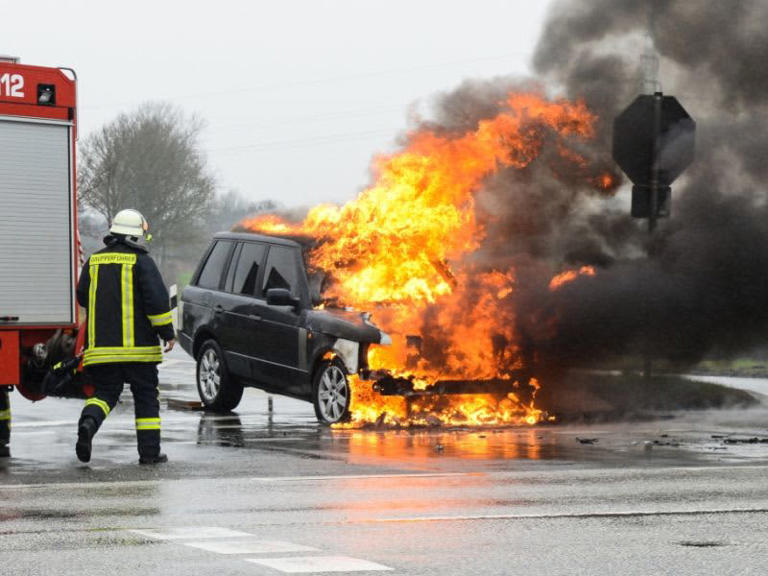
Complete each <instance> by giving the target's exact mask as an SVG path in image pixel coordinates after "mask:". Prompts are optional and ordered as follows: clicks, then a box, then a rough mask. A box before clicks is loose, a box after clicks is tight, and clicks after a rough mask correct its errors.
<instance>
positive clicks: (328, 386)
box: [312, 358, 352, 425]
mask: <svg viewBox="0 0 768 576" xmlns="http://www.w3.org/2000/svg"><path fill="white" fill-rule="evenodd" d="M351 401H352V390H351V388H350V387H349V378H348V377H347V369H346V368H345V367H344V364H343V363H342V362H341V360H339V359H338V358H334V359H333V360H327V361H323V362H321V363H320V365H319V366H318V367H317V370H316V371H315V376H314V378H313V380H312V404H313V405H314V406H315V416H317V421H318V422H320V423H321V424H327V425H330V424H336V423H338V422H346V421H348V420H349V418H350V412H349V406H350V403H351Z"/></svg>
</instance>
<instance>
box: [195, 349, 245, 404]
mask: <svg viewBox="0 0 768 576" xmlns="http://www.w3.org/2000/svg"><path fill="white" fill-rule="evenodd" d="M197 392H198V394H200V400H202V402H203V406H204V407H205V409H206V410H211V411H212V412H229V411H230V410H233V409H234V408H235V407H236V406H237V405H238V404H239V403H240V399H241V398H242V397H243V385H242V384H240V383H239V382H237V381H236V380H234V379H233V378H231V377H230V375H229V370H227V364H226V362H225V361H224V354H223V353H222V351H221V348H220V347H219V345H218V344H217V343H216V341H215V340H206V341H205V342H204V343H203V345H202V346H201V347H200V352H199V353H198V355H197Z"/></svg>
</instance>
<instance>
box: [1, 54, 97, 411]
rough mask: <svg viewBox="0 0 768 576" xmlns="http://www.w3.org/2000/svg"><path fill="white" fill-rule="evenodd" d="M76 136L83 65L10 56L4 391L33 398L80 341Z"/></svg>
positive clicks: (4, 82) (4, 143) (4, 160)
mask: <svg viewBox="0 0 768 576" xmlns="http://www.w3.org/2000/svg"><path fill="white" fill-rule="evenodd" d="M76 141H77V77H76V75H75V73H74V71H73V70H71V69H68V68H44V67H39V66H27V65H25V64H22V63H20V62H19V60H18V58H11V57H3V56H0V388H6V389H9V388H14V387H15V388H16V389H17V390H18V391H19V392H20V393H21V394H22V395H23V396H25V397H26V398H28V399H30V400H40V399H42V398H43V397H45V396H46V395H51V390H47V389H46V380H47V378H46V377H47V376H48V375H49V374H50V373H51V368H52V367H53V366H54V365H56V364H58V363H59V362H61V361H62V360H64V359H66V358H70V359H71V358H72V356H73V350H74V348H75V346H76V345H77V342H76V335H77V332H78V330H77V326H78V320H79V318H78V314H79V311H78V307H77V302H76V299H75V287H76V283H77V274H78V264H79V260H80V258H79V248H78V246H79V241H78V234H77V187H76V181H75V150H76V146H75V143H76ZM59 391H61V390H59ZM70 392H71V390H70ZM81 393H82V390H79V391H77V392H76V393H75V394H61V395H80V394H81Z"/></svg>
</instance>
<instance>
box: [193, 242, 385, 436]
mask: <svg viewBox="0 0 768 576" xmlns="http://www.w3.org/2000/svg"><path fill="white" fill-rule="evenodd" d="M319 298H320V295H319V293H316V294H314V295H313V294H311V293H310V283H309V278H308V276H307V271H306V266H305V250H304V249H303V248H302V245H301V244H299V243H298V242H295V241H293V240H289V239H283V238H275V237H271V236H261V235H257V234H247V233H220V234H216V235H215V236H214V238H213V242H212V243H211V245H210V247H209V248H208V250H207V251H206V253H205V256H204V257H203V259H202V260H201V262H200V265H199V266H198V269H197V271H196V272H195V275H194V276H193V277H192V281H191V283H190V284H189V286H187V287H186V288H185V289H184V291H183V292H182V295H181V313H180V315H179V316H180V319H181V322H180V326H179V342H180V343H181V345H182V346H183V348H184V350H186V351H187V352H188V353H189V354H190V355H191V356H192V357H193V358H195V360H196V361H197V389H198V392H199V393H200V399H201V400H202V401H203V404H204V405H205V407H206V408H208V409H210V410H214V411H221V412H225V411H229V410H232V409H233V408H235V407H236V406H237V405H238V403H239V402H240V399H241V398H242V395H243V387H244V386H253V387H256V388H261V389H263V390H266V391H268V392H272V393H277V394H284V395H287V396H293V397H295V398H300V399H302V400H308V401H310V402H312V403H313V404H314V406H315V414H316V415H317V418H318V420H319V421H320V422H323V423H329V424H330V423H334V422H341V421H344V420H345V419H347V418H348V417H349V407H350V400H351V393H350V388H349V381H348V375H349V374H356V373H359V372H361V371H366V370H367V355H368V347H369V346H370V345H371V344H389V343H390V340H389V337H388V336H387V335H386V334H384V333H383V332H381V331H380V330H379V329H378V328H377V327H376V326H374V325H373V324H372V323H371V322H370V321H369V317H368V315H367V314H362V313H360V312H351V311H345V310H333V309H324V310H319V309H315V308H313V306H314V305H315V304H318V303H319Z"/></svg>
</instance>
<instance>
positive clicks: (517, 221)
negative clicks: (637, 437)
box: [424, 0, 768, 367]
mask: <svg viewBox="0 0 768 576" xmlns="http://www.w3.org/2000/svg"><path fill="white" fill-rule="evenodd" d="M650 9H653V10H655V45H656V49H657V50H658V54H659V56H660V80H661V81H662V83H663V86H662V87H663V91H664V93H665V94H670V95H675V96H677V97H678V99H679V100H680V101H681V102H682V104H683V105H684V106H685V107H686V109H687V110H688V112H689V113H690V114H691V116H693V118H694V119H695V120H696V122H697V136H696V140H697V142H696V160H695V162H694V164H693V165H691V167H690V168H689V169H688V170H687V171H686V172H685V173H684V175H683V176H682V177H681V178H680V179H678V181H677V182H675V184H673V202H672V215H671V217H670V218H669V219H665V220H662V221H661V223H660V226H659V228H658V230H657V231H656V233H655V234H654V236H653V237H652V238H650V237H649V234H648V232H647V229H646V224H645V223H644V222H643V221H637V220H632V219H631V218H630V216H629V187H628V186H623V187H622V188H620V191H619V193H618V194H617V195H616V196H615V197H613V198H607V197H606V196H604V195H600V194H597V193H596V192H595V190H594V187H593V186H588V185H586V183H585V182H584V179H583V178H581V177H580V178H578V179H577V178H573V179H570V180H569V177H568V174H562V173H558V171H557V163H556V159H554V158H547V156H546V155H545V156H543V157H541V158H539V159H537V161H535V162H534V163H533V164H531V165H530V166H529V167H527V168H526V169H524V170H522V171H520V170H515V169H509V170H505V171H503V172H501V173H499V174H498V175H497V176H495V177H494V178H492V179H491V180H490V181H489V182H487V184H486V186H485V189H484V190H483V191H482V192H481V193H480V195H479V198H478V210H479V212H480V214H479V215H480V217H481V218H485V219H486V229H487V239H486V241H485V242H484V245H483V247H482V249H481V252H480V254H478V255H477V257H478V258H479V259H482V260H483V261H484V262H486V263H487V265H489V266H494V267H499V268H507V267H509V266H513V267H514V268H515V270H516V273H517V279H518V287H517V291H516V293H515V295H514V296H513V298H515V299H516V303H515V308H516V311H517V312H516V315H517V323H518V328H519V333H520V335H521V343H522V345H523V347H524V349H526V350H527V351H528V354H529V358H530V359H535V360H536V363H537V364H539V365H546V366H550V367H551V366H555V365H556V366H560V367H566V366H574V365H580V364H581V365H583V364H588V363H589V364H593V363H594V362H595V361H599V360H601V359H604V358H608V357H613V356H616V355H627V354H628V355H636V356H638V357H639V356H640V355H642V354H650V355H651V356H652V357H654V358H660V359H666V360H670V361H674V362H678V363H692V362H695V361H698V360H700V359H701V358H703V357H705V356H707V355H719V356H730V355H735V354H738V353H740V352H744V351H747V350H750V349H753V348H755V347H757V346H760V345H762V344H765V343H768V194H767V193H766V192H767V190H768V185H767V184H766V182H767V178H768V121H767V120H766V118H768V116H766V112H768V74H766V73H765V65H764V62H765V61H766V58H768V34H766V33H765V30H767V29H768V3H766V2H760V1H749V0H747V1H739V2H704V1H701V2H699V1H669V2H662V1H657V2H655V3H654V2H641V1H629V0H562V1H559V2H556V3H555V4H554V5H553V6H552V8H551V12H550V14H549V16H548V19H547V22H546V24H545V27H544V30H543V33H542V36H541V39H540V42H539V44H538V47H537V49H536V52H535V56H534V67H535V70H536V72H537V74H538V77H539V80H537V83H541V85H542V86H546V89H547V90H552V89H554V90H557V91H560V93H562V95H564V96H566V97H568V98H574V99H583V100H584V101H585V102H586V103H587V105H588V107H589V108H590V109H591V110H592V111H594V112H595V113H596V114H597V115H598V116H599V121H598V125H597V136H596V138H595V140H594V141H593V142H591V143H590V144H589V145H587V146H586V147H585V150H584V154H585V156H586V157H587V158H589V160H590V163H591V164H592V165H596V166H598V167H606V168H608V169H611V170H616V168H615V166H613V164H612V161H611V159H610V149H611V126H612V122H613V119H614V117H615V116H616V115H617V114H618V113H619V112H620V111H621V110H622V109H623V108H624V107H625V106H627V105H628V104H629V103H630V102H631V101H632V100H633V99H634V97H635V96H637V95H638V94H639V93H640V90H641V86H642V84H641V79H642V76H641V70H640V65H641V62H642V54H643V49H644V46H645V45H646V43H647V41H648V40H647V29H648V28H647V26H648V13H649V10H650ZM531 85H532V83H531V82H530V81H527V82H521V81H512V80H495V81H488V82H468V83H466V84H464V85H463V86H461V87H460V88H459V89H458V90H456V91H455V92H453V93H451V94H447V95H444V96H442V97H441V99H440V100H439V106H438V108H439V110H438V113H437V117H436V120H435V121H434V124H433V126H431V127H432V128H434V127H435V126H438V127H441V128H442V129H444V130H448V131H451V130H459V131H460V130H465V129H468V128H470V127H472V126H473V125H475V124H476V122H477V121H478V120H479V119H481V118H484V117H489V116H492V115H493V113H494V111H495V109H496V108H495V107H496V106H498V102H500V101H501V100H503V95H504V94H505V93H506V92H507V91H509V90H510V89H526V88H530V87H531ZM553 156H554V154H553ZM580 176H581V175H580ZM582 265H591V266H594V267H595V268H596V270H597V274H596V275H595V276H594V277H589V276H584V277H581V278H579V279H578V280H576V281H574V282H572V283H570V284H568V285H565V286H563V287H562V288H561V289H559V290H557V291H554V292H552V291H550V290H548V287H547V285H548V282H549V279H550V278H551V277H552V276H553V274H555V273H557V272H559V271H560V270H563V269H567V268H577V267H580V266H582ZM428 328H429V327H428V326H426V327H425V330H424V333H429V329H428Z"/></svg>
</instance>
